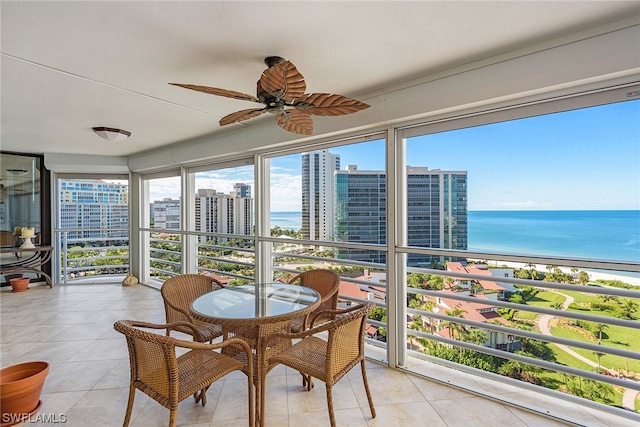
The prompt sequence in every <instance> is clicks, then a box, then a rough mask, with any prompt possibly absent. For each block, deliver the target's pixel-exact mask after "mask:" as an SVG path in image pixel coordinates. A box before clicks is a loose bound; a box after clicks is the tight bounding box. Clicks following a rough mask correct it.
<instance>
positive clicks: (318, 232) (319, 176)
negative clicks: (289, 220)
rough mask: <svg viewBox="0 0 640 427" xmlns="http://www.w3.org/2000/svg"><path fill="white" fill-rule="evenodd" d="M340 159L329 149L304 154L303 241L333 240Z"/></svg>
mask: <svg viewBox="0 0 640 427" xmlns="http://www.w3.org/2000/svg"><path fill="white" fill-rule="evenodd" d="M337 170H340V156H339V155H337V154H332V153H330V152H329V151H328V150H317V151H311V152H309V153H303V154H302V230H301V231H302V238H303V239H310V240H330V239H331V238H332V237H333V235H334V228H333V226H334V211H335V208H334V187H333V186H334V178H333V174H334V172H335V171H337Z"/></svg>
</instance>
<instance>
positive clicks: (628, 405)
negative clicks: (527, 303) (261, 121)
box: [538, 291, 640, 411]
mask: <svg viewBox="0 0 640 427" xmlns="http://www.w3.org/2000/svg"><path fill="white" fill-rule="evenodd" d="M552 292H555V293H557V294H560V295H562V296H563V297H565V298H566V299H565V301H564V303H563V304H562V309H563V310H566V309H567V308H568V307H569V305H571V303H572V302H573V297H572V296H571V295H567V294H563V293H562V292H558V291H552ZM554 317H555V316H552V315H550V314H543V315H542V316H541V317H540V320H538V328H540V332H542V333H543V334H544V335H551V328H549V322H550V321H551V319H553V318H554ZM554 344H555V345H556V346H558V348H560V349H561V350H563V351H565V352H566V353H568V354H570V355H571V356H573V357H575V358H576V359H579V360H581V361H583V362H584V363H586V364H588V365H590V366H593V367H594V368H598V364H597V363H595V362H594V361H592V360H590V359H587V358H586V357H584V356H582V355H580V354H578V353H576V352H575V351H573V350H571V349H570V348H569V347H567V346H566V345H564V344H556V343H554ZM638 394H640V391H637V390H633V389H630V388H625V389H624V393H623V395H622V407H623V408H625V409H629V410H632V411H635V401H636V397H637V396H638Z"/></svg>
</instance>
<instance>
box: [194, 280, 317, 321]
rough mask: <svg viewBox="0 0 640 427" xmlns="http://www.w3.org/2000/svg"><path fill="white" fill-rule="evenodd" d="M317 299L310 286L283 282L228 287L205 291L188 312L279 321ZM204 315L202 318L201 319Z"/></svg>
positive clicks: (207, 316) (304, 310)
mask: <svg viewBox="0 0 640 427" xmlns="http://www.w3.org/2000/svg"><path fill="white" fill-rule="evenodd" d="M319 302H320V295H319V294H318V293H317V292H316V291H315V290H313V289H310V288H307V287H304V286H299V285H289V284H285V283H269V284H267V285H258V284H254V285H242V286H228V287H225V288H222V289H218V290H215V291H213V292H209V293H206V294H204V295H202V296H200V297H198V298H196V300H195V301H194V302H193V304H192V313H193V314H194V315H195V317H198V318H201V319H202V320H205V319H206V320H208V321H214V322H216V323H219V322H222V323H224V320H225V319H228V320H231V321H234V320H235V321H238V320H241V319H247V320H249V319H254V320H257V321H258V322H260V319H262V320H263V321H264V320H276V319H265V318H277V320H278V321H280V320H287V319H292V318H294V317H300V316H303V315H305V314H306V313H308V312H310V311H312V310H313V309H314V308H315V306H316V305H317V304H318V303H319ZM203 318H204V319H203Z"/></svg>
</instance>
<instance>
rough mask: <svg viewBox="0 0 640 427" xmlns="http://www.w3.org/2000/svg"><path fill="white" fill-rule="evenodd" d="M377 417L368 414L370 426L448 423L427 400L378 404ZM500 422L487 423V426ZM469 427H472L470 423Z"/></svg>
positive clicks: (440, 425) (432, 426)
mask: <svg viewBox="0 0 640 427" xmlns="http://www.w3.org/2000/svg"><path fill="white" fill-rule="evenodd" d="M376 413H377V415H376V417H375V418H373V419H371V418H370V415H369V414H367V418H366V419H367V421H368V426H370V427H387V426H429V427H446V426H447V424H445V423H444V421H443V420H442V419H441V418H440V416H439V415H438V413H437V412H436V411H435V410H434V409H433V408H432V407H431V405H429V403H427V402H422V403H418V402H414V403H394V404H390V405H376ZM490 425H498V424H485V426H490ZM467 427H471V426H470V425H469V426H467Z"/></svg>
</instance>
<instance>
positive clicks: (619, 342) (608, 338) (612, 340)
mask: <svg viewBox="0 0 640 427" xmlns="http://www.w3.org/2000/svg"><path fill="white" fill-rule="evenodd" d="M551 333H552V334H553V336H556V337H562V338H569V339H573V340H576V341H583V342H592V343H593V342H595V341H588V340H587V339H585V337H584V336H583V335H581V334H580V333H578V332H576V331H573V330H569V329H566V328H563V327H555V328H552V329H551ZM602 343H603V344H606V345H607V346H609V347H618V348H623V349H626V350H635V351H638V350H640V330H638V329H629V328H623V327H620V326H614V325H609V329H607V330H606V331H604V332H603V340H602ZM573 350H574V351H575V352H576V353H578V354H580V355H581V356H583V357H586V358H587V359H589V360H592V361H593V362H595V363H597V362H598V358H597V357H596V355H595V354H593V352H592V351H589V350H584V349H581V348H573ZM576 362H578V361H576ZM600 365H601V366H602V367H606V368H616V369H622V370H623V371H624V370H625V369H627V366H628V369H629V370H631V371H634V372H640V360H637V359H628V358H624V357H620V356H613V355H610V354H605V355H604V356H602V357H601V358H600ZM571 366H575V365H571ZM592 369H593V368H592Z"/></svg>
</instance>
